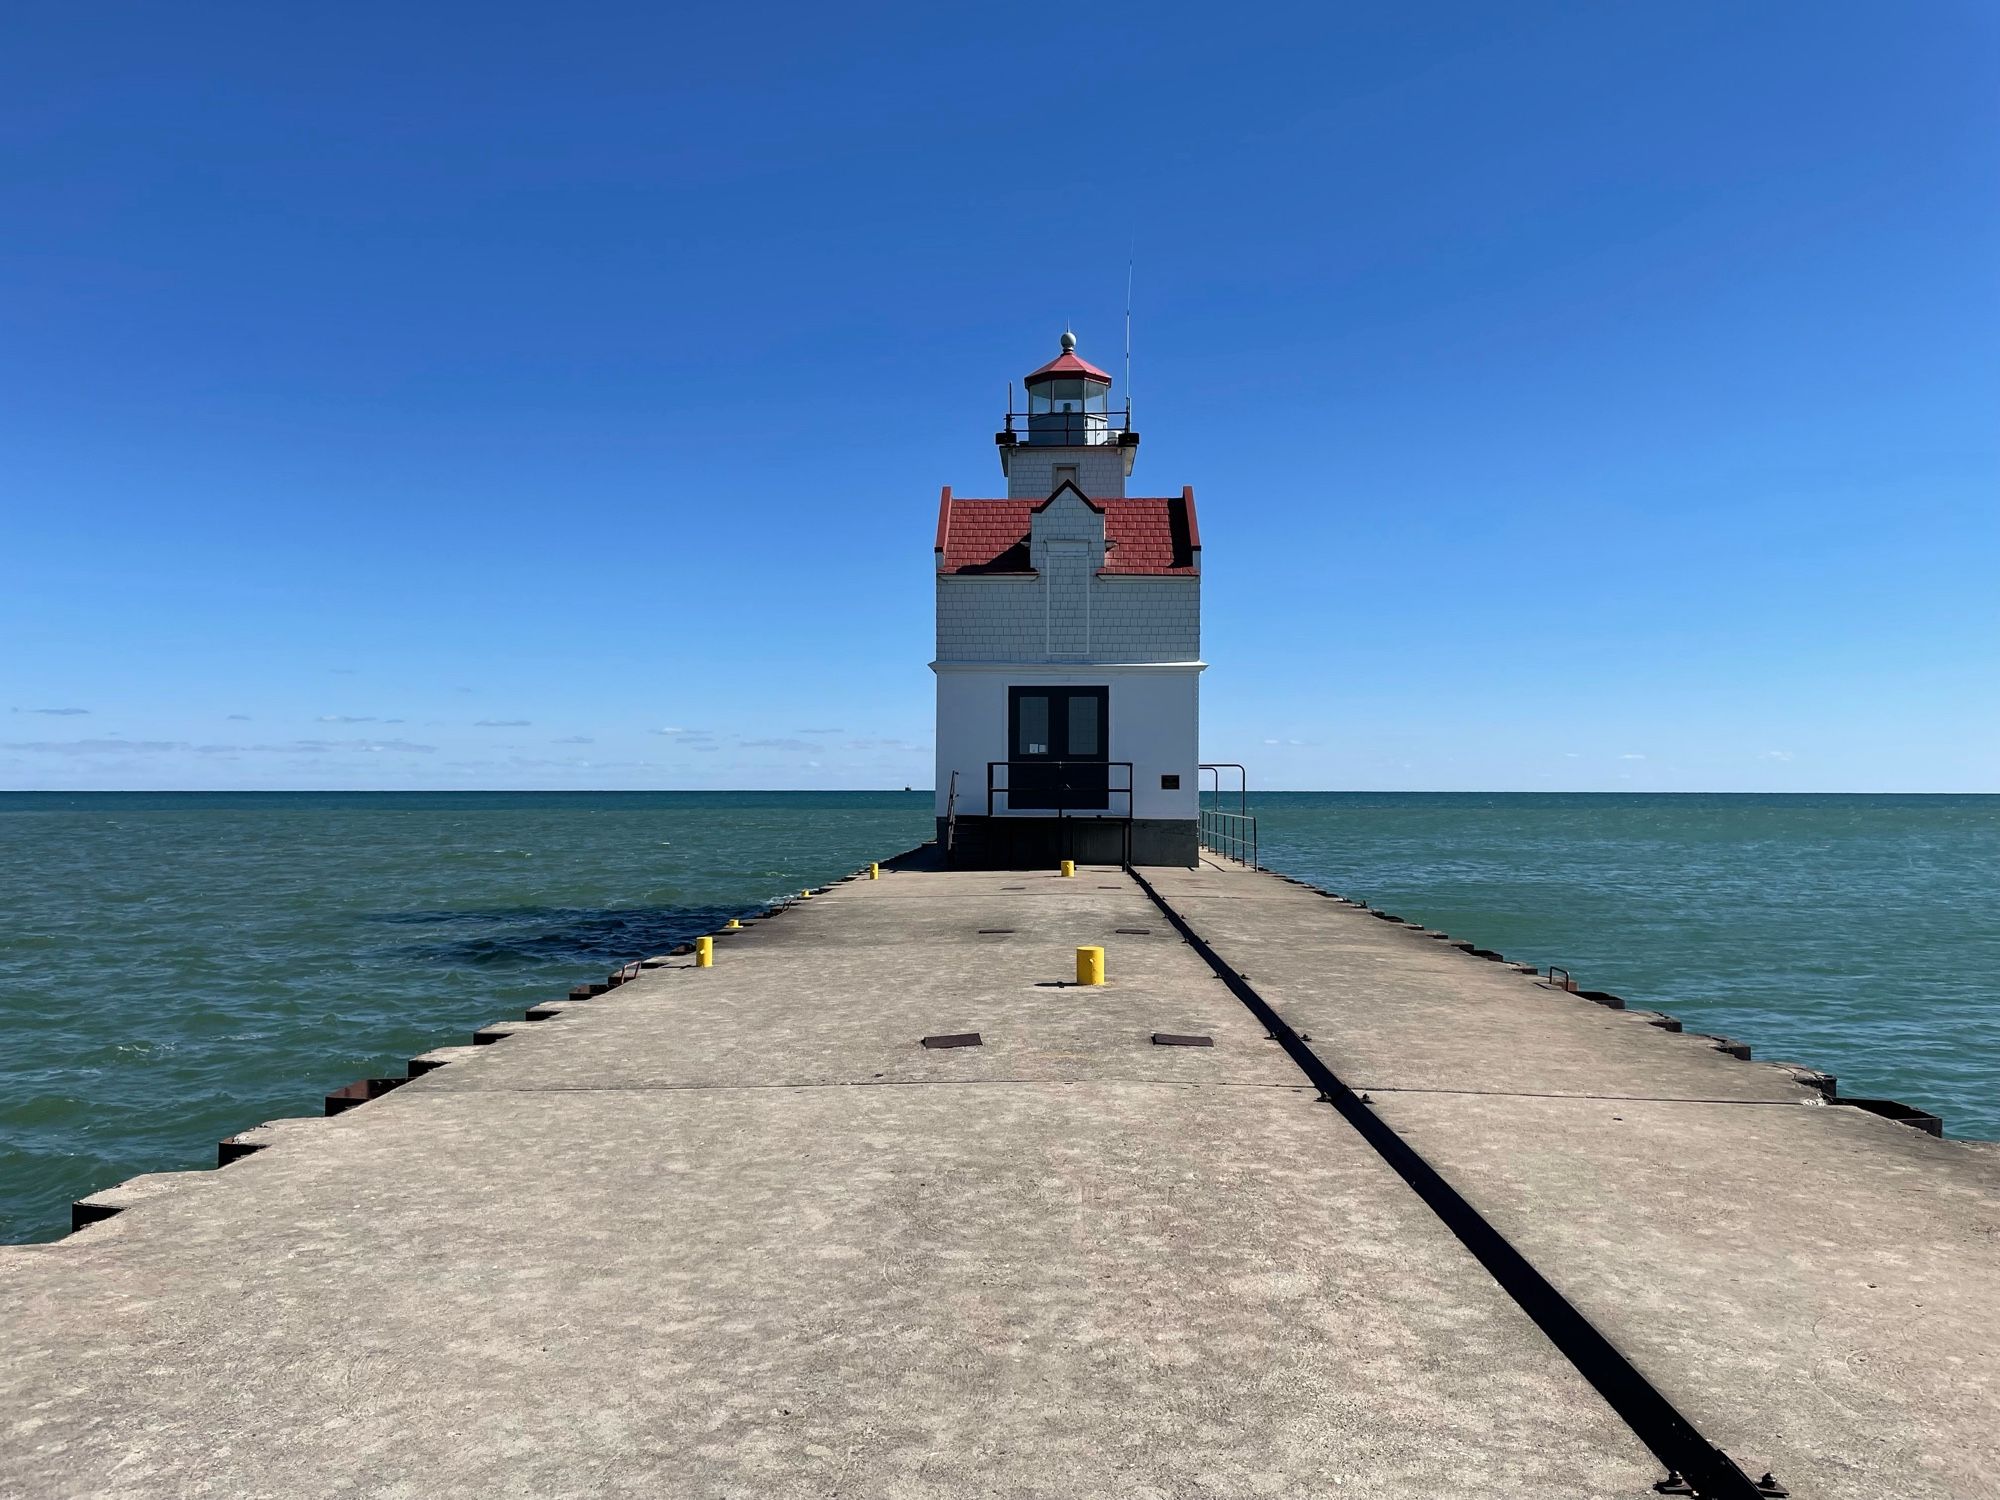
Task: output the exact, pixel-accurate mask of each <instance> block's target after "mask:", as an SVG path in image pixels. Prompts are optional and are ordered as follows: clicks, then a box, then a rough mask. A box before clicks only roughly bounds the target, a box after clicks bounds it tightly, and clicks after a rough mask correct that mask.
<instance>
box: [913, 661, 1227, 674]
mask: <svg viewBox="0 0 2000 1500" xmlns="http://www.w3.org/2000/svg"><path fill="white" fill-rule="evenodd" d="M930 668H931V670H932V671H933V672H1006V673H1010V674H1011V675H1013V676H1015V677H1032V676H1034V675H1035V674H1037V673H1041V674H1044V675H1049V674H1055V675H1059V676H1063V677H1074V676H1075V675H1076V674H1077V673H1078V672H1205V671H1207V670H1208V663H1207V662H1205V661H1035V662H1025V661H943V660H939V661H934V662H932V663H931V664H930Z"/></svg>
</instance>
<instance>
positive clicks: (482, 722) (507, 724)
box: [472, 719, 530, 729]
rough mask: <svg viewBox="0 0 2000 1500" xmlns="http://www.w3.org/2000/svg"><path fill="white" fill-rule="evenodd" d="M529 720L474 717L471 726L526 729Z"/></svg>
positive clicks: (477, 727)
mask: <svg viewBox="0 0 2000 1500" xmlns="http://www.w3.org/2000/svg"><path fill="white" fill-rule="evenodd" d="M529 722H530V721H529V720H527V719H474V720H473V721H472V727H473V728H474V729H526V728H527V727H528V724H529Z"/></svg>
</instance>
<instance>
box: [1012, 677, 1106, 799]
mask: <svg viewBox="0 0 2000 1500" xmlns="http://www.w3.org/2000/svg"><path fill="white" fill-rule="evenodd" d="M1110 708H1111V690H1110V689H1109V688H1101V687H1017V688H1009V689H1008V690H1007V745H1008V760H1009V761H1010V762H1011V764H1010V765H1009V766H1008V767H1007V806H1008V807H1009V808H1011V809H1014V810H1017V811H1025V810H1029V809H1035V810H1041V811H1065V812H1090V811H1097V810H1102V809H1105V808H1108V807H1109V806H1110V804H1111V768H1110V764H1109V762H1110V759H1111V750H1110V746H1111V725H1110Z"/></svg>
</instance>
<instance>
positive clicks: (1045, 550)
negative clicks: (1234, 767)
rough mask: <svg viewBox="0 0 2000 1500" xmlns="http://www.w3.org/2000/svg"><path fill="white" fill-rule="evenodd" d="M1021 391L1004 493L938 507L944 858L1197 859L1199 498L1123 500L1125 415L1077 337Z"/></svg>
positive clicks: (1008, 432)
mask: <svg viewBox="0 0 2000 1500" xmlns="http://www.w3.org/2000/svg"><path fill="white" fill-rule="evenodd" d="M1025 384H1026V389H1027V408H1028V409H1027V410H1026V411H1025V412H1014V411H1009V412H1008V413H1007V418H1006V426H1005V429H1004V430H1003V431H1002V432H1000V433H999V434H997V436H996V439H995V441H996V442H997V443H998V444H999V448H1000V470H1001V472H1002V473H1003V474H1005V475H1006V477H1007V494H1006V497H1005V498H1004V499H967V498H964V497H961V496H957V495H954V494H952V492H951V487H950V486H949V485H947V486H946V487H945V489H944V493H943V494H942V495H941V496H940V497H939V500H938V524H937V547H936V553H937V659H936V660H935V661H933V662H932V663H931V670H932V671H934V672H936V673H937V694H938V696H937V818H938V841H939V844H940V846H942V847H944V848H946V850H947V852H948V857H949V858H950V860H951V862H952V863H954V864H959V865H981V866H988V867H1001V868H1006V867H1023V868H1025V867H1035V866H1047V865H1050V864H1053V863H1054V862H1055V861H1056V860H1059V859H1063V858H1073V859H1080V860H1086V861H1090V862H1093V863H1096V862H1109V863H1117V862H1119V861H1122V860H1127V859H1129V860H1130V861H1131V862H1132V863H1134V864H1152V865H1192V864H1194V863H1195V862H1196V859H1197V847H1198V840H1197V834H1196V823H1197V815H1198V806H1197V797H1198V795H1199V792H1198V778H1197V774H1196V764H1197V761H1198V759H1199V750H1198V734H1197V724H1198V719H1199V692H1198V685H1199V682H1200V674H1201V671H1202V668H1203V666H1204V663H1203V662H1202V660H1201V532H1200V529H1199V528H1198V527H1197V525H1196V523H1195V511H1194V491H1193V489H1191V488H1189V489H1183V490H1182V491H1181V492H1180V493H1179V494H1178V495H1171V496H1135V495H1127V494H1126V493H1125V482H1126V480H1127V479H1128V478H1129V477H1130V475H1131V473H1132V465H1133V461H1134V460H1135V459H1136V458H1137V457H1138V452H1139V435H1138V433H1136V432H1134V431H1133V430H1132V420H1131V409H1130V407H1129V405H1128V406H1127V408H1126V409H1125V410H1124V411H1123V412H1114V411H1112V410H1111V407H1110V393H1111V384H1112V382H1111V377H1110V376H1109V375H1107V374H1105V373H1104V371H1102V370H1100V369H1098V368H1097V367H1096V366H1095V365H1092V364H1090V363H1088V362H1087V361H1086V360H1084V359H1082V358H1081V357H1079V356H1078V354H1077V352H1076V338H1075V336H1074V335H1073V334H1069V333H1065V334H1064V335H1063V336H1062V352H1061V353H1060V354H1059V355H1058V356H1057V357H1056V358H1055V359H1053V360H1051V361H1050V362H1049V363H1047V364H1045V365H1043V366H1042V367H1041V368H1040V369H1039V370H1036V371H1035V372H1034V373H1032V374H1031V375H1029V376H1028V377H1027V380H1026V382H1025ZM1010 404H1011V403H1010ZM1017 422H1018V423H1020V424H1021V425H1017Z"/></svg>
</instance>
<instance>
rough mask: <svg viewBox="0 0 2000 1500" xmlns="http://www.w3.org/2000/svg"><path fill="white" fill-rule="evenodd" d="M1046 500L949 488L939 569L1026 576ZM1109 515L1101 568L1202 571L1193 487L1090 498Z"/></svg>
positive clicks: (941, 516)
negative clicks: (964, 493)
mask: <svg viewBox="0 0 2000 1500" xmlns="http://www.w3.org/2000/svg"><path fill="white" fill-rule="evenodd" d="M1048 503H1049V502H1048V501H1046V500H968V499H962V498H960V497H957V496H954V495H953V494H952V492H951V488H950V486H946V487H945V491H944V493H943V494H942V495H940V496H939V497H938V529H937V549H936V550H937V551H938V553H939V554H940V557H939V561H938V571H939V572H941V573H963V574H975V573H1027V572H1031V571H1033V569H1032V567H1031V566H1030V564H1029V561H1028V531H1029V528H1030V527H1031V526H1032V525H1033V523H1034V516H1035V512H1036V511H1037V510H1039V509H1041V508H1042V507H1043V506H1044V505H1047V504H1048ZM1090 505H1091V507H1092V508H1093V509H1095V510H1099V511H1102V512H1103V513H1104V540H1105V552H1104V569H1103V571H1104V572H1105V573H1108V574H1112V575H1119V576H1122V575H1130V574H1138V575H1143V576H1151V577H1175V576H1183V577H1184V576H1191V575H1193V574H1196V573H1199V572H1200V571H1201V567H1200V558H1199V553H1200V549H1201V530H1200V528H1199V526H1197V524H1196V522H1195V514H1194V490H1193V489H1192V488H1189V489H1184V490H1182V491H1181V492H1180V494H1178V495H1173V496H1150V495H1147V496H1140V495H1135V496H1131V497H1129V498H1126V499H1123V500H1092V501H1090Z"/></svg>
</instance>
